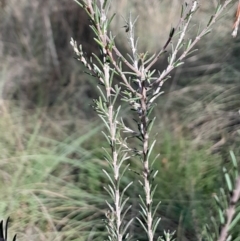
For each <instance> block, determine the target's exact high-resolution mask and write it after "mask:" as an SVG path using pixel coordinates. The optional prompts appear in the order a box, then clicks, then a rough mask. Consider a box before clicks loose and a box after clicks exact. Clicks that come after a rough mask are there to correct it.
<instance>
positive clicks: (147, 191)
mask: <svg viewBox="0 0 240 241" xmlns="http://www.w3.org/2000/svg"><path fill="white" fill-rule="evenodd" d="M142 68H144V66H142ZM142 73H143V74H142V78H141V84H142V87H141V95H142V97H141V100H140V104H141V115H140V121H141V134H142V137H143V168H144V170H143V179H144V191H145V201H146V207H147V210H146V211H147V216H146V218H147V231H148V232H147V235H148V240H149V241H152V240H153V230H152V226H153V225H152V224H153V217H152V209H151V207H152V198H151V184H150V179H149V177H150V167H149V166H150V165H149V158H148V147H149V134H148V116H147V90H146V86H145V84H146V80H145V76H144V71H143V69H142Z"/></svg>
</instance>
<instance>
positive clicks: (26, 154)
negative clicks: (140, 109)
mask: <svg viewBox="0 0 240 241" xmlns="http://www.w3.org/2000/svg"><path fill="white" fill-rule="evenodd" d="M140 2H141V3H140ZM1 3H2V4H1V10H0V13H1V14H0V34H1V37H0V40H1V41H0V84H1V85H0V87H1V88H0V90H1V92H0V93H1V101H0V111H1V118H0V130H1V137H0V145H1V152H0V200H1V202H0V218H1V219H2V218H4V219H5V218H6V217H7V216H8V215H10V216H11V218H12V221H13V222H12V225H11V229H12V232H13V233H14V232H17V233H18V238H19V240H44V241H46V240H59V241H60V240H86V239H88V240H91V239H95V240H102V237H103V236H102V235H104V228H103V226H104V224H103V223H102V222H101V221H99V220H101V218H102V217H103V215H104V209H105V207H106V206H105V204H104V200H105V199H106V196H105V192H104V191H103V183H104V182H105V179H106V177H105V176H104V174H103V173H102V171H101V170H102V168H105V165H106V163H105V161H104V159H103V153H102V150H101V146H102V143H104V142H103V137H102V136H101V134H100V132H101V128H102V126H101V125H100V124H99V123H100V122H99V121H98V119H97V117H96V115H95V113H94V111H93V109H92V108H91V104H92V102H91V101H92V98H95V97H96V96H97V93H96V82H95V80H94V79H93V78H92V77H91V76H88V75H86V74H85V73H83V69H82V67H81V65H80V64H79V63H78V62H77V61H76V60H75V59H74V58H73V56H74V54H73V52H72V49H71V46H70V44H69V41H70V38H71V37H74V39H76V40H77V41H78V42H81V43H82V44H83V45H84V47H85V49H87V51H88V52H89V53H91V52H95V51H96V50H97V47H96V44H94V42H93V40H92V38H93V35H92V32H91V30H90V29H89V27H88V19H87V17H86V15H85V14H84V13H83V12H82V10H81V9H80V8H79V7H78V6H77V5H76V4H75V3H74V2H73V1H70V0H50V1H47V0H45V1H44V0H41V1H38V0H32V1H27V0H20V1H17V0H8V1H6V2H5V1H1ZM216 4H217V1H214V0H212V1H204V2H202V5H201V6H200V10H199V13H198V16H197V17H198V18H195V22H196V26H195V27H193V28H192V30H191V31H192V32H191V31H190V32H189V35H191V34H192V33H194V31H196V29H197V26H198V24H200V23H201V24H206V23H204V19H205V18H204V16H205V15H208V16H209V15H210V13H211V12H212V11H213V9H214V7H215V6H216ZM130 10H131V11H132V13H133V15H137V14H138V15H139V20H138V24H137V28H136V34H137V35H138V36H139V37H140V42H141V49H142V50H143V51H145V50H146V49H148V50H149V51H155V50H157V49H159V48H160V46H162V44H163V42H164V41H166V38H167V36H168V34H169V31H170V28H171V26H172V25H173V24H174V23H176V21H177V19H178V17H179V15H180V2H179V1H178V0H171V1H170V0H162V1H154V0H151V1H139V0H132V1H127V0H118V1H113V8H112V9H111V11H112V12H116V13H117V16H116V19H115V20H114V22H113V25H112V29H113V32H114V33H115V34H118V37H117V40H118V44H119V46H121V48H122V50H125V51H127V49H128V46H127V42H126V34H125V32H124V28H122V26H123V25H124V24H125V23H124V19H123V18H122V16H123V17H126V16H127V14H128V12H129V11H130ZM234 10H235V7H233V8H231V9H230V11H229V12H227V13H226V15H225V16H224V17H223V18H222V20H221V21H220V22H218V24H217V25H216V26H215V29H214V31H213V34H210V35H209V36H208V37H207V38H205V40H204V41H202V42H200V45H199V46H198V47H199V49H200V51H198V52H196V55H194V56H192V57H191V58H189V59H188V60H187V62H186V63H185V65H184V66H183V67H182V68H180V69H178V70H177V71H176V72H175V73H174V74H173V76H172V79H171V80H170V81H169V82H168V83H167V84H166V85H165V87H164V88H165V95H163V96H162V98H160V101H159V103H158V107H159V108H158V109H157V110H156V113H155V114H156V115H157V116H158V120H160V121H159V123H158V125H157V127H156V132H158V133H159V134H158V136H159V138H158V139H159V141H158V144H157V145H156V152H159V151H160V153H161V156H160V158H159V161H158V162H157V163H156V167H157V169H159V175H158V179H159V180H157V182H159V189H158V191H157V194H156V196H157V198H158V199H160V200H162V205H161V207H160V214H161V216H162V217H163V221H162V228H163V229H171V230H174V229H177V231H178V232H179V233H180V234H181V236H182V240H189V239H190V238H192V237H197V235H198V232H199V230H200V229H201V227H202V226H201V225H202V224H203V223H204V221H205V219H206V215H205V214H206V209H204V208H205V207H209V206H210V205H211V196H212V193H213V192H215V191H216V190H217V189H218V186H219V184H220V183H221V178H220V175H219V173H220V172H221V166H222V164H223V163H225V164H226V163H227V162H228V160H229V154H228V152H229V150H230V149H234V152H235V154H236V155H237V156H239V154H240V153H239V151H240V150H239V148H237V147H238V146H239V141H240V140H239V135H237V131H238V130H239V125H240V118H239V113H238V110H239V99H240V98H239V97H240V96H239V89H240V85H239V75H240V74H239V69H240V66H239V65H240V64H239V63H240V62H239V51H240V46H239V37H237V38H236V39H232V36H231V30H232V29H231V28H232V22H233V14H234ZM149 36H151V37H149ZM165 64H166V63H165V59H164V58H163V59H162V60H160V61H159V63H158V64H157V66H158V67H157V68H159V70H161V67H163V66H164V65H165ZM126 118H127V109H126ZM132 161H133V163H134V165H135V166H136V168H137V167H138V163H137V161H136V160H132ZM129 178H132V179H136V177H135V174H134V173H132V176H131V177H129ZM126 182H128V180H126ZM134 193H135V190H134V185H133V188H132V190H131V191H130V194H131V198H132V200H133V203H136V202H137V200H136V197H135V194H134ZM134 200H136V201H135V202H134ZM135 205H137V204H135ZM134 212H137V208H136V210H135V211H134V209H133V213H132V215H135V213H134ZM132 229H133V230H132V231H136V230H137V231H138V232H139V230H140V229H139V227H138V226H137V224H136V225H135V226H133V227H132ZM159 232H161V230H159Z"/></svg>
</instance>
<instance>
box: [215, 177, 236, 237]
mask: <svg viewBox="0 0 240 241" xmlns="http://www.w3.org/2000/svg"><path fill="white" fill-rule="evenodd" d="M239 200H240V177H238V179H237V180H236V184H235V190H234V191H233V195H232V197H231V199H230V205H229V207H228V208H227V210H226V216H227V217H226V218H227V221H226V224H225V225H224V226H223V227H222V229H221V231H220V235H219V238H218V241H226V240H227V237H228V229H229V226H230V224H231V222H232V220H233V217H234V214H235V212H236V204H237V202H238V201H239Z"/></svg>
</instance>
